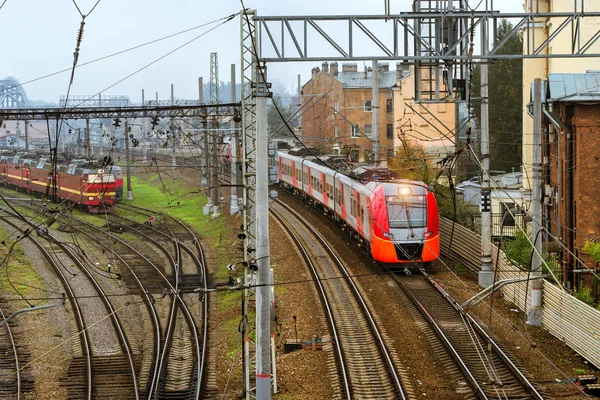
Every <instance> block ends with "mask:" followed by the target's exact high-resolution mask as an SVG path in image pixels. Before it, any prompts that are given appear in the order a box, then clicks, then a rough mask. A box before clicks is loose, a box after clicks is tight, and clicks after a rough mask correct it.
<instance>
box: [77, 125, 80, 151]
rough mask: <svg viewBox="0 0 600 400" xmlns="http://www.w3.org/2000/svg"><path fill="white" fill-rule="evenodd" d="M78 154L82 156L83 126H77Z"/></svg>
mask: <svg viewBox="0 0 600 400" xmlns="http://www.w3.org/2000/svg"><path fill="white" fill-rule="evenodd" d="M77 156H81V128H77Z"/></svg>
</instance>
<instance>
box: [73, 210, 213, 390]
mask: <svg viewBox="0 0 600 400" xmlns="http://www.w3.org/2000/svg"><path fill="white" fill-rule="evenodd" d="M154 215H156V213H154ZM117 218H119V217H117V216H111V217H109V226H108V227H109V229H110V230H112V231H115V230H116V231H118V232H124V231H127V232H129V233H135V234H136V236H138V237H141V238H142V240H143V243H144V245H145V249H144V251H139V250H136V249H135V248H134V247H133V246H132V245H130V244H128V243H127V242H126V241H124V240H122V239H120V238H118V237H116V235H114V234H110V233H108V232H107V231H104V230H101V229H99V228H98V227H95V226H92V225H87V228H86V229H80V228H79V227H76V228H74V229H76V230H78V231H80V232H81V233H82V234H84V235H87V236H88V237H89V238H90V239H92V238H93V239H94V240H96V241H98V242H100V243H101V244H102V245H103V246H105V248H107V249H108V248H111V249H112V250H113V251H114V250H117V252H118V253H120V254H121V257H122V258H126V259H127V260H126V262H127V263H128V264H130V265H133V267H132V268H129V270H130V272H131V273H135V275H136V276H137V277H138V280H139V281H140V282H143V285H144V286H145V289H144V291H146V292H149V293H151V294H159V293H160V294H162V296H163V297H165V296H168V298H169V299H170V303H169V305H168V306H162V308H163V310H162V312H160V311H159V314H161V317H160V321H161V329H160V331H161V335H160V340H159V341H157V348H156V349H155V354H156V356H157V357H158V358H157V359H156V360H154V361H153V365H154V371H155V372H154V373H155V374H156V375H152V376H153V378H152V380H151V382H152V383H150V385H149V386H148V388H147V392H148V393H157V396H158V398H169V399H176V398H181V399H184V398H185V399H187V398H195V399H197V398H201V397H202V396H204V395H205V394H206V392H207V390H206V388H205V387H204V386H203V383H202V382H203V378H204V377H205V373H204V371H205V363H206V362H205V359H206V338H207V330H208V309H207V304H204V303H206V302H204V303H202V302H200V301H198V295H197V294H194V293H188V294H184V293H181V291H182V289H186V286H185V285H186V284H190V283H191V284H193V283H194V282H196V281H197V282H198V286H201V284H202V282H203V281H204V276H205V272H204V265H205V262H204V256H203V253H201V255H200V256H197V255H196V254H195V253H194V251H193V249H192V248H190V247H189V246H187V245H186V244H184V243H182V241H181V240H180V239H182V240H191V241H193V242H194V243H196V245H197V246H198V248H200V249H201V247H200V245H199V242H198V240H197V238H196V237H195V235H193V233H192V232H191V231H189V230H188V229H187V228H183V227H182V225H181V223H179V222H178V221H176V220H173V221H175V222H176V224H177V228H176V230H178V231H181V232H184V233H185V235H184V234H183V233H182V234H181V237H180V236H179V235H180V234H179V233H175V232H174V230H173V229H172V228H171V227H166V225H165V224H163V223H160V222H158V221H157V223H155V224H154V225H153V226H152V227H150V226H148V225H145V224H144V223H130V225H126V224H124V223H123V220H124V219H123V218H121V222H120V223H118V224H117V223H115V220H116V219H117ZM111 221H112V223H111ZM173 221H172V222H173ZM75 222H77V224H81V225H82V226H83V225H84V224H85V222H84V221H82V220H79V219H76V220H75ZM134 225H135V226H134ZM158 227H163V228H165V229H166V232H165V231H162V232H161V229H158ZM123 228H125V229H123ZM86 231H87V232H86ZM92 231H94V233H93V234H92ZM98 234H101V236H103V237H104V239H100V240H99V237H98ZM156 235H158V236H156ZM165 240H166V241H167V242H168V244H165V243H162V242H164V241H165ZM148 242H151V243H153V244H154V247H156V248H157V249H159V251H160V252H161V253H162V256H159V257H157V256H154V261H151V260H150V258H151V256H150V255H149V254H148V255H145V253H151V249H150V248H148V246H147V243H148ZM171 245H172V246H173V249H172V250H170V249H169V248H168V246H171ZM115 246H116V247H118V249H115ZM182 253H185V256H183V255H182ZM161 258H162V260H161ZM165 259H166V260H167V263H165V262H164V261H163V260H165ZM186 260H187V262H184V261H186ZM165 264H169V265H170V268H169V269H168V270H167V269H166V268H163V267H164V266H165ZM186 264H188V265H189V264H193V265H194V268H196V272H195V273H193V274H192V273H185V271H189V270H190V267H187V269H186V267H185V265H186ZM199 270H200V271H202V272H201V273H200V274H198V271H199ZM127 275H128V276H129V275H130V274H129V273H128V274H127ZM198 275H200V277H198ZM128 276H126V275H124V279H125V281H126V282H128V281H129V280H130V279H131V278H132V277H131V276H129V278H128ZM192 276H194V277H195V279H194V278H190V277H192ZM186 277H187V278H186ZM198 286H195V287H194V288H197V287H198ZM194 315H201V318H200V322H199V323H198V324H196V322H195V318H194Z"/></svg>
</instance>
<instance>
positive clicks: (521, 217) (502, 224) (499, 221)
mask: <svg viewBox="0 0 600 400" xmlns="http://www.w3.org/2000/svg"><path fill="white" fill-rule="evenodd" d="M503 220H504V221H503ZM473 226H474V227H475V231H476V232H477V233H481V215H475V216H473ZM519 226H525V214H516V215H514V217H513V215H511V214H509V213H506V214H501V213H492V238H495V239H499V238H500V236H504V237H505V238H507V237H508V238H514V237H515V235H516V233H517V232H518V231H519Z"/></svg>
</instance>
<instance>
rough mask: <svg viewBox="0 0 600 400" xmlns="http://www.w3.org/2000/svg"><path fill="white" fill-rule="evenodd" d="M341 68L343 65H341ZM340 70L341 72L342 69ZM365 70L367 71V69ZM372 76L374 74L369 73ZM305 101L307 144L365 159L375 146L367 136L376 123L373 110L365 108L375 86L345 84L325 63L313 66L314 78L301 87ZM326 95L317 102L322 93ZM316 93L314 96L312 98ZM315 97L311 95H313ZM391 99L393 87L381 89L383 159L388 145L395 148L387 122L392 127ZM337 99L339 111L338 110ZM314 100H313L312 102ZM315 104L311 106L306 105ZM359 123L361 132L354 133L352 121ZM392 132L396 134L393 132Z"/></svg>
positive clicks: (303, 118)
mask: <svg viewBox="0 0 600 400" xmlns="http://www.w3.org/2000/svg"><path fill="white" fill-rule="evenodd" d="M342 68H344V66H343V65H342ZM339 72H342V70H341V69H339ZM365 73H366V72H365ZM368 76H369V77H370V76H371V74H370V73H369V74H368ZM302 93H303V98H302V104H303V105H304V107H305V109H306V111H305V112H304V113H303V115H302V137H303V142H304V143H305V144H306V145H310V146H314V147H317V148H321V149H324V150H326V151H327V152H333V151H334V148H339V149H340V152H341V153H344V154H346V153H347V152H352V153H353V154H356V155H357V156H356V158H357V159H358V160H359V161H364V160H365V158H366V157H365V156H369V154H371V153H372V150H373V143H372V140H371V139H370V138H366V137H365V135H364V134H365V131H366V126H367V125H368V126H371V129H372V125H373V113H372V112H365V101H371V100H372V97H373V92H372V88H371V87H370V86H369V87H364V88H353V87H347V88H344V86H343V85H342V83H341V82H339V81H338V80H337V79H335V69H333V70H332V69H331V68H329V65H326V63H324V64H323V65H322V66H321V68H319V69H318V70H317V69H313V71H312V75H311V79H310V80H309V81H308V82H307V83H306V84H305V85H304V86H303V87H302ZM325 93H327V95H326V96H325V97H324V98H323V99H321V100H319V101H318V102H315V100H316V99H318V98H320V97H321V96H322V95H323V94H325ZM313 95H315V97H314V98H313ZM311 98H312V99H311ZM388 99H389V100H391V99H392V89H391V88H380V90H379V138H380V139H379V141H380V150H381V160H385V159H386V154H387V150H388V149H393V145H394V139H393V137H392V138H388V125H389V126H390V129H393V123H394V120H393V117H394V114H393V112H387V108H386V105H387V101H388ZM336 102H337V109H338V112H336V111H335V107H336ZM313 103H314V104H313ZM308 104H312V105H311V106H307V105H308ZM353 124H355V125H358V129H359V131H360V134H359V136H358V137H353V136H352V125H353ZM392 136H393V135H392Z"/></svg>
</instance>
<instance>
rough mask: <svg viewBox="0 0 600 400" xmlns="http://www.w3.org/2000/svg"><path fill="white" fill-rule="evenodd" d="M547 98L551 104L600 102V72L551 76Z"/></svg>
mask: <svg viewBox="0 0 600 400" xmlns="http://www.w3.org/2000/svg"><path fill="white" fill-rule="evenodd" d="M532 87H533V86H532ZM547 97H548V100H549V101H551V102H552V101H560V102H577V103H579V102H588V101H594V102H595V101H600V71H588V72H586V73H585V74H549V75H548V96H547Z"/></svg>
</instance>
